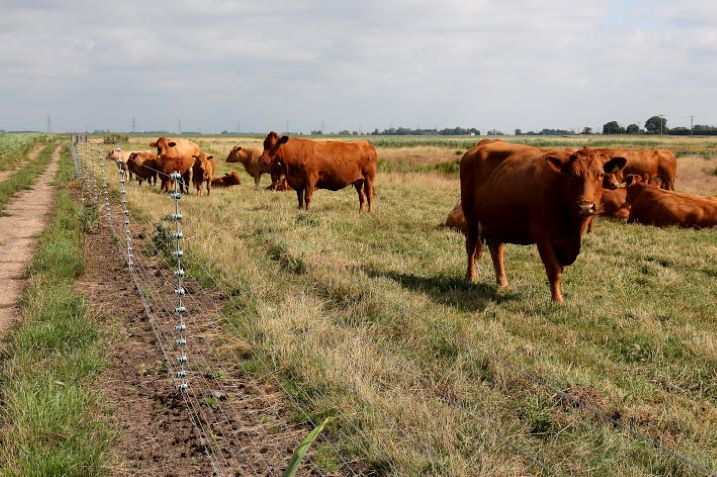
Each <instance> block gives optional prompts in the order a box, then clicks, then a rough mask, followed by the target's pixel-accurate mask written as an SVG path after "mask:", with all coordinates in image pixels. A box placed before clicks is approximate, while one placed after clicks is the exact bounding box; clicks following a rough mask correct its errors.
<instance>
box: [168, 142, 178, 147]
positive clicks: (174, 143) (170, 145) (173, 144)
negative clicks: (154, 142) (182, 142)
mask: <svg viewBox="0 0 717 477" xmlns="http://www.w3.org/2000/svg"><path fill="white" fill-rule="evenodd" d="M176 145H177V143H176V142H174V141H172V142H170V143H167V146H169V147H174V146H176Z"/></svg>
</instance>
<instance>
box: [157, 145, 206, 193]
mask: <svg viewBox="0 0 717 477" xmlns="http://www.w3.org/2000/svg"><path fill="white" fill-rule="evenodd" d="M149 146H150V147H156V148H157V162H158V163H159V170H160V172H161V175H162V190H163V191H164V190H166V191H168V190H169V186H170V185H171V184H172V183H173V181H172V180H171V179H170V177H169V175H170V174H171V173H172V172H179V174H180V175H181V176H182V180H181V182H180V189H181V190H182V192H185V193H187V194H188V193H189V178H190V176H191V172H192V171H191V169H192V166H193V165H194V157H195V156H198V155H199V153H200V151H199V146H198V145H197V144H196V143H195V142H192V141H190V140H189V139H170V138H166V137H160V138H159V139H157V140H156V141H155V142H153V143H151V144H150V145H149Z"/></svg>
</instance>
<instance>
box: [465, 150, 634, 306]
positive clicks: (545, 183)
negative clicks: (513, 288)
mask: <svg viewBox="0 0 717 477" xmlns="http://www.w3.org/2000/svg"><path fill="white" fill-rule="evenodd" d="M626 162H627V160H626V159H625V158H622V157H615V158H613V159H606V158H605V157H604V155H602V154H598V153H596V152H595V151H593V150H591V149H589V148H588V147H585V148H583V149H581V150H578V151H575V152H572V153H571V152H570V151H564V150H563V151H548V152H544V151H536V150H535V148H527V149H526V147H524V146H519V147H516V146H515V145H511V144H506V143H490V144H485V145H479V146H476V147H474V148H472V149H470V150H469V151H467V152H466V153H465V155H464V156H463V159H461V165H460V179H461V203H462V205H463V213H464V215H465V217H466V255H467V258H468V266H467V270H466V278H467V279H468V280H470V281H474V280H475V279H476V271H475V260H476V259H477V258H480V254H481V251H482V248H483V240H486V241H487V242H488V246H489V249H490V254H491V258H492V259H493V266H494V268H495V274H496V282H497V283H498V285H499V286H501V287H507V286H508V281H507V279H506V276H505V267H504V264H503V254H504V251H505V244H506V243H516V244H524V245H527V244H532V243H535V244H536V245H537V246H538V252H539V253H540V258H541V259H542V261H543V265H544V266H545V271H546V273H547V276H548V281H549V282H550V289H551V294H552V298H553V300H554V301H556V302H558V303H562V302H563V297H562V294H561V292H560V276H561V274H562V273H563V270H564V268H565V266H566V265H570V264H572V263H573V262H574V261H575V259H576V258H577V257H578V254H579V253H580V242H581V238H582V235H583V233H584V232H585V229H586V228H587V224H588V218H589V217H592V216H593V215H594V214H596V213H597V211H598V210H599V207H600V198H601V194H602V187H601V185H602V184H603V180H604V177H605V174H606V173H609V172H616V171H615V168H617V170H620V169H622V168H623V167H625V164H626Z"/></svg>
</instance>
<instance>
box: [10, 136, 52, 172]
mask: <svg viewBox="0 0 717 477" xmlns="http://www.w3.org/2000/svg"><path fill="white" fill-rule="evenodd" d="M47 141H48V136H45V135H44V134H0V171H6V170H8V169H13V168H15V167H17V166H18V165H19V164H20V163H21V162H22V161H23V160H24V158H25V156H26V154H27V153H28V152H29V151H30V149H32V147H33V146H34V145H35V144H38V143H40V142H47Z"/></svg>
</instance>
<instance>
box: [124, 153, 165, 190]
mask: <svg viewBox="0 0 717 477" xmlns="http://www.w3.org/2000/svg"><path fill="white" fill-rule="evenodd" d="M156 157H157V155H156V154H155V153H153V152H152V151H147V152H133V153H131V154H130V155H129V158H128V159H127V169H128V170H129V171H130V172H132V173H134V175H135V176H136V178H137V182H139V185H142V181H144V180H146V181H147V183H148V184H150V185H152V184H156V183H157V174H158V172H159V164H158V163H157V160H156Z"/></svg>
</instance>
